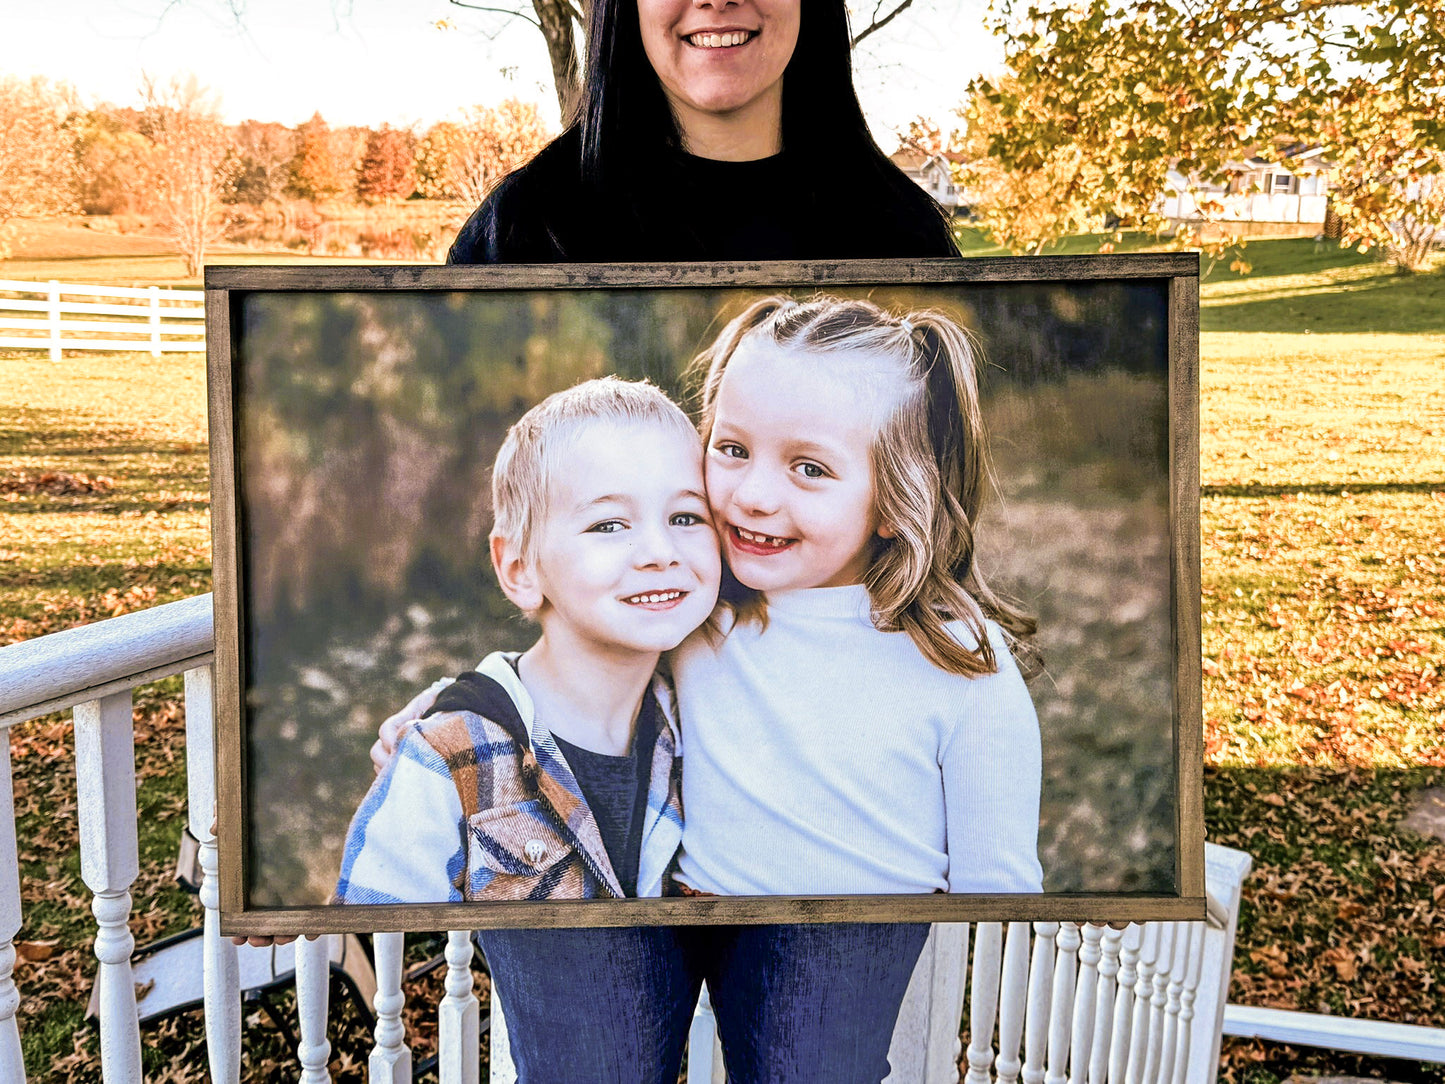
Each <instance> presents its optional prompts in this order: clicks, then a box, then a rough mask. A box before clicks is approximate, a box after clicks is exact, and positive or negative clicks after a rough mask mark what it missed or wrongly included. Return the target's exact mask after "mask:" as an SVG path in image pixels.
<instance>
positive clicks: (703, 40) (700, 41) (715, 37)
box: [683, 30, 757, 49]
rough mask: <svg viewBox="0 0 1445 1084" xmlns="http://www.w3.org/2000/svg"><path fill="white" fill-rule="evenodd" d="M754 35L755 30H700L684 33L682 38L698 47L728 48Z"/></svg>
mask: <svg viewBox="0 0 1445 1084" xmlns="http://www.w3.org/2000/svg"><path fill="white" fill-rule="evenodd" d="M755 37H757V31H756V30H724V31H708V30H701V31H698V32H697V33H696V34H687V35H685V36H684V38H683V40H684V41H686V42H687V43H688V44H689V45H692V46H695V47H697V48H698V49H728V48H731V47H733V46H735V45H745V44H746V43H748V42H749V41H751V40H752V39H753V38H755Z"/></svg>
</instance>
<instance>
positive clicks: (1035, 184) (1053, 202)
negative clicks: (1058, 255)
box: [954, 76, 1105, 255]
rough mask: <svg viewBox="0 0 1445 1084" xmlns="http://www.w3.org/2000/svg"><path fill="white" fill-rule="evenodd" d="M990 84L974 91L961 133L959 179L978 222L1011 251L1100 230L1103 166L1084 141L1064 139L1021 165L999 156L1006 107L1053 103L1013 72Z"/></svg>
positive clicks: (1038, 249) (1039, 248)
mask: <svg viewBox="0 0 1445 1084" xmlns="http://www.w3.org/2000/svg"><path fill="white" fill-rule="evenodd" d="M992 86H993V87H996V88H997V90H996V91H995V92H993V93H990V92H989V91H986V90H984V89H983V88H982V87H979V86H975V87H974V88H973V90H972V92H971V94H970V97H969V100H968V102H967V104H966V105H965V106H964V108H963V109H962V110H961V111H960V112H961V114H962V116H963V118H964V120H965V122H966V127H965V128H964V131H963V133H962V134H961V135H959V136H956V137H955V148H956V149H957V150H958V151H959V152H960V154H961V156H962V158H963V161H962V162H961V163H960V164H959V165H957V166H955V167H954V180H955V181H956V183H957V184H958V186H959V188H960V189H961V190H963V191H965V192H967V193H968V200H969V206H970V208H971V209H972V212H973V216H974V221H975V223H976V224H977V225H978V226H979V228H981V229H982V230H983V231H984V232H985V233H987V234H988V235H989V236H990V237H992V238H993V239H994V240H995V241H996V242H997V243H999V244H1001V245H1003V246H1005V247H1006V248H1008V249H1009V251H1011V252H1013V253H1015V254H1022V253H1028V254H1030V255H1037V254H1038V253H1039V252H1041V251H1042V250H1043V248H1044V246H1045V245H1047V244H1048V243H1049V242H1050V241H1053V240H1055V239H1056V238H1059V237H1064V236H1067V235H1069V234H1074V233H1087V232H1090V231H1092V230H1096V229H1100V228H1101V227H1102V226H1103V225H1104V221H1105V215H1104V211H1103V210H1102V209H1101V208H1100V207H1098V206H1096V205H1094V204H1093V202H1092V201H1091V199H1090V198H1089V197H1090V194H1091V193H1093V192H1095V191H1096V190H1098V188H1099V187H1101V186H1102V184H1103V181H1104V179H1103V178H1102V177H1101V176H1100V167H1099V165H1098V164H1096V163H1095V162H1094V161H1093V160H1091V158H1090V157H1089V156H1088V154H1087V153H1085V151H1084V149H1083V148H1082V147H1081V146H1080V145H1079V144H1077V143H1070V142H1067V141H1063V140H1060V141H1057V142H1054V143H1052V144H1046V145H1041V146H1039V147H1037V148H1035V149H1034V152H1033V154H1032V155H1031V156H1030V158H1029V161H1028V163H1027V165H1026V166H1024V167H1023V168H1020V165H1019V163H1016V162H1012V161H1009V160H1008V159H1007V158H1006V156H1004V155H1000V154H999V153H997V152H996V150H995V143H994V139H995V134H996V133H998V132H999V131H1001V130H1002V129H1004V128H1005V127H1006V126H1007V125H1008V124H1009V123H1010V121H1009V120H1008V119H1007V117H1006V115H1005V110H1006V109H1007V110H1009V111H1012V110H1014V109H1037V108H1047V102H1045V101H1043V100H1042V95H1041V94H1040V92H1039V91H1038V90H1037V89H1034V90H1031V91H1025V90H1024V89H1023V88H1022V87H1021V86H1020V85H1019V83H1018V81H1017V80H1016V79H1014V78H1013V77H1012V76H1004V77H1001V78H999V79H998V80H997V81H996V82H995V83H994V84H992ZM1005 102H1007V105H1005V104H1004V103H1005Z"/></svg>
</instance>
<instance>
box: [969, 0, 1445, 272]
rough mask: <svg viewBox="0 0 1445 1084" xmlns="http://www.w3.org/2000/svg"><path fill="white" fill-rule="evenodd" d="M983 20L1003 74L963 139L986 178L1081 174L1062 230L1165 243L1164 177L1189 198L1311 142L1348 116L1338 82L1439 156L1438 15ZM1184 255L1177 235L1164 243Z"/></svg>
mask: <svg viewBox="0 0 1445 1084" xmlns="http://www.w3.org/2000/svg"><path fill="white" fill-rule="evenodd" d="M998 10H999V14H998V15H997V16H996V18H995V21H994V28H995V30H996V31H997V32H998V33H1000V34H1001V35H1002V36H1003V37H1004V40H1005V63H1006V65H1007V73H1006V75H1004V76H1000V77H993V78H982V79H978V80H976V81H975V82H974V83H973V84H972V86H971V88H970V100H969V104H968V107H967V108H968V110H969V111H970V114H971V116H970V120H971V122H972V123H973V124H975V125H977V126H979V128H980V130H979V131H978V132H975V133H973V134H972V135H971V137H970V138H972V139H975V140H977V141H978V143H979V145H981V146H984V147H986V151H987V154H988V156H989V157H990V158H991V159H992V160H993V161H994V162H995V163H997V165H998V167H999V168H1000V169H1005V170H1014V171H1018V172H1021V173H1038V172H1040V171H1044V170H1046V169H1048V168H1056V166H1057V163H1058V162H1059V160H1060V157H1061V156H1064V155H1068V154H1074V155H1077V156H1078V158H1079V161H1080V162H1081V163H1088V164H1089V167H1090V168H1089V169H1088V170H1087V171H1085V170H1083V169H1082V167H1081V172H1080V174H1079V176H1078V177H1077V180H1076V183H1074V184H1072V185H1071V187H1070V188H1069V190H1068V191H1067V193H1066V194H1067V197H1068V200H1069V203H1070V205H1071V211H1072V213H1071V214H1069V215H1061V216H1059V221H1060V222H1061V223H1064V222H1069V221H1072V222H1086V221H1093V220H1099V219H1103V218H1106V217H1107V218H1109V219H1111V220H1115V221H1118V222H1119V223H1120V224H1121V225H1122V226H1125V227H1132V228H1137V229H1146V230H1160V229H1163V228H1165V226H1166V225H1167V223H1166V222H1165V220H1164V218H1163V213H1162V212H1163V207H1164V198H1165V196H1166V195H1167V192H1166V183H1167V182H1166V172H1167V170H1168V169H1169V167H1170V166H1171V165H1172V166H1173V167H1174V168H1175V170H1176V171H1177V173H1178V174H1180V175H1183V176H1185V177H1188V178H1190V179H1191V180H1192V182H1193V183H1194V184H1196V185H1198V186H1200V187H1205V186H1214V185H1218V184H1220V183H1222V182H1225V181H1227V180H1228V179H1229V176H1230V170H1231V163H1234V162H1237V161H1239V160H1241V159H1242V158H1244V157H1246V156H1247V154H1248V153H1250V152H1252V151H1262V152H1263V153H1264V154H1266V155H1268V154H1270V153H1271V150H1270V148H1272V147H1273V146H1275V144H1276V140H1277V139H1278V138H1279V137H1282V136H1293V137H1296V138H1312V137H1313V136H1315V135H1318V134H1321V129H1322V126H1323V125H1322V122H1323V118H1325V117H1326V116H1327V114H1328V110H1329V109H1330V108H1332V107H1335V108H1337V107H1338V106H1339V105H1340V104H1341V103H1347V102H1350V101H1351V99H1349V98H1348V96H1342V94H1341V92H1342V89H1343V88H1344V86H1345V85H1346V82H1347V80H1348V79H1354V78H1358V79H1360V80H1363V81H1364V82H1365V83H1368V84H1372V85H1373V86H1375V87H1376V88H1378V89H1379V90H1380V91H1398V93H1399V95H1400V98H1401V100H1402V101H1408V102H1410V103H1411V118H1410V120H1409V122H1408V123H1409V124H1410V126H1411V128H1412V130H1413V132H1414V136H1413V137H1412V138H1413V139H1414V140H1415V141H1416V143H1417V146H1419V145H1433V146H1435V147H1439V146H1440V145H1441V128H1442V121H1441V120H1440V118H1441V117H1442V116H1445V100H1442V93H1445V91H1442V80H1441V79H1440V78H1439V72H1440V71H1441V70H1442V66H1445V44H1442V42H1445V36H1442V33H1445V32H1442V29H1441V28H1442V26H1445V0H1261V2H1259V3H1255V4H1249V5H1239V4H1237V3H1234V2H1233V0H1196V2H1192V3H1189V4H1179V3H1176V2H1174V0H1134V2H1131V3H1125V4H1119V3H1116V2H1115V0H1075V2H1069V3H1065V2H1062V0H1054V2H1053V3H1050V4H1046V5H1044V6H1042V7H1038V6H1035V7H1030V8H1029V9H1028V10H1027V12H1024V13H1021V14H1020V13H1019V12H1018V11H1017V9H1014V8H1012V7H1011V6H1010V5H1007V4H1005V5H1004V6H1003V7H1002V8H1000V9H998ZM1359 100H1360V99H1354V100H1353V101H1354V102H1356V103H1357V102H1358V101H1359ZM1332 103H1333V106H1332ZM1382 123H1383V121H1382ZM1355 134H1356V135H1358V132H1356V133H1355ZM1352 138H1353V137H1352ZM1388 142H1389V141H1388V140H1387V141H1383V142H1381V143H1379V146H1381V147H1384V146H1386V145H1388ZM1367 143H1368V144H1369V145H1375V142H1374V141H1367ZM1330 150H1332V151H1334V152H1336V153H1341V154H1345V155H1346V156H1353V155H1355V154H1357V153H1358V149H1357V148H1356V149H1354V150H1352V149H1350V148H1347V147H1345V146H1344V145H1343V144H1341V145H1339V146H1335V147H1332V148H1330ZM1376 164H1377V165H1379V166H1380V167H1381V168H1385V169H1388V168H1391V165H1390V164H1389V163H1387V162H1386V161H1384V159H1380V160H1379V161H1378V162H1377V163H1376ZM1430 168H1433V167H1430ZM1201 202H1204V203H1205V205H1206V206H1207V205H1208V201H1207V200H1205V201H1201ZM1006 213H1007V208H1006V207H1004V208H1000V209H999V214H1000V215H1001V216H1002V215H1005V214H1006ZM1198 240H1199V236H1198V231H1197V228H1194V227H1190V226H1187V225H1186V226H1185V227H1184V228H1183V229H1181V230H1180V231H1179V232H1178V233H1177V234H1176V241H1177V242H1178V243H1181V244H1182V243H1186V242H1192V241H1198Z"/></svg>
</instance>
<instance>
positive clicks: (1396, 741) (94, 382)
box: [0, 239, 1445, 1084]
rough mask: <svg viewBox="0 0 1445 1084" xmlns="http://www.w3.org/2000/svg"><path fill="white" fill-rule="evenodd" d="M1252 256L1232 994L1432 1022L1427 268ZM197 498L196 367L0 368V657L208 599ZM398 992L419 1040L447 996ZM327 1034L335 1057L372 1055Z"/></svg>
mask: <svg viewBox="0 0 1445 1084" xmlns="http://www.w3.org/2000/svg"><path fill="white" fill-rule="evenodd" d="M1086 241H1088V239H1083V240H1075V241H1071V242H1070V244H1072V245H1074V246H1075V247H1076V248H1077V249H1078V250H1079V251H1090V250H1091V249H1087V248H1084V247H1083V246H1084V245H1085V243H1086ZM1140 244H1141V245H1142V244H1143V240H1142V239H1141V240H1140ZM1096 247H1097V245H1096V243H1095V248H1096ZM149 258H150V257H125V259H149ZM1246 258H1248V259H1249V260H1250V261H1251V262H1252V263H1253V266H1254V272H1253V274H1251V275H1249V276H1245V277H1241V276H1239V275H1238V274H1235V273H1233V272H1231V271H1229V270H1228V267H1227V262H1228V261H1220V262H1218V263H1216V264H1214V266H1213V268H1212V269H1210V271H1209V273H1208V275H1207V277H1206V281H1205V284H1204V287H1203V297H1202V315H1203V323H1204V332H1203V335H1202V366H1201V383H1202V388H1201V397H1202V403H1201V448H1202V464H1201V475H1202V482H1203V486H1204V490H1203V501H1202V515H1203V523H1202V532H1203V583H1204V626H1203V642H1204V656H1205V680H1204V707H1205V717H1206V724H1205V725H1206V755H1207V760H1208V765H1209V766H1208V768H1207V771H1206V784H1205V785H1206V806H1207V810H1206V818H1207V827H1208V833H1209V837H1210V838H1211V839H1213V840H1215V841H1217V842H1220V843H1225V844H1228V845H1231V846H1237V847H1241V848H1243V849H1245V850H1248V851H1249V852H1250V853H1251V854H1252V855H1253V856H1254V858H1255V873H1254V874H1253V875H1252V876H1251V878H1250V880H1249V882H1248V883H1247V885H1246V893H1245V901H1244V906H1243V909H1242V913H1241V921H1240V932H1239V945H1238V949H1237V952H1236V962H1235V984H1234V987H1233V990H1232V993H1231V997H1232V999H1233V1000H1235V1001H1239V1002H1243V1003H1247V1004H1256V1005H1274V1006H1279V1007H1288V1008H1299V1009H1305V1010H1309V1011H1321V1012H1335V1013H1344V1014H1351V1015H1361V1016H1371V1017H1377V1018H1381V1019H1388V1020H1401V1021H1407V1022H1411V1023H1419V1024H1428V1025H1434V1026H1442V1027H1445V994H1442V993H1441V991H1442V990H1445V935H1442V933H1441V932H1440V926H1439V921H1438V915H1439V901H1440V900H1441V899H1445V845H1442V844H1440V843H1438V842H1435V841H1431V840H1427V839H1423V838H1421V837H1418V836H1415V835H1413V834H1412V833H1410V832H1408V831H1406V830H1404V829H1401V828H1400V827H1398V823H1399V821H1400V819H1401V817H1403V815H1404V814H1405V812H1406V809H1407V808H1408V804H1409V801H1410V799H1411V796H1412V794H1413V793H1414V792H1415V791H1417V790H1418V789H1419V788H1420V787H1422V786H1427V785H1433V786H1445V722H1442V719H1445V679H1442V675H1441V673H1440V665H1439V660H1440V659H1441V658H1442V657H1445V556H1442V555H1445V304H1440V303H1439V301H1438V300H1436V299H1441V294H1440V290H1441V287H1442V283H1445V274H1442V273H1441V271H1439V270H1437V271H1435V272H1433V273H1429V274H1422V275H1417V276H1399V275H1396V274H1394V273H1393V272H1392V271H1391V270H1390V269H1388V268H1387V267H1385V266H1383V265H1381V264H1377V263H1374V262H1373V261H1370V260H1366V259H1364V258H1362V257H1360V256H1359V255H1358V254H1356V253H1351V252H1347V251H1346V252H1341V251H1340V250H1338V249H1333V248H1325V249H1320V248H1317V247H1316V246H1315V244H1314V242H1312V241H1309V240H1304V241H1295V240H1291V241H1256V242H1252V243H1251V244H1250V245H1249V246H1248V248H1247V250H1246ZM114 259H115V260H120V259H122V258H121V257H115V258H114ZM8 267H9V265H8V264H7V265H0V277H9V272H8V270H7V268H8ZM120 269H121V265H119V264H114V265H113V266H112V270H114V271H115V273H117V274H119V273H120ZM61 277H69V278H81V277H89V276H88V275H87V274H86V273H84V272H79V271H77V272H75V273H74V274H71V273H66V274H65V275H63V276H61ZM110 281H116V280H110ZM207 499H208V498H207V462H206V423H205V403H204V363H203V360H202V358H201V357H200V356H199V355H179V356H170V357H166V358H162V359H158V360H156V359H151V358H150V357H149V356H148V355H144V354H131V355H92V356H80V357H74V356H72V357H66V358H63V359H62V360H61V361H59V362H54V363H52V362H50V361H48V360H46V359H45V358H44V357H43V356H41V355H34V354H18V353H10V354H0V561H3V568H4V573H3V577H0V643H4V642H9V641H12V640H16V639H21V638H28V637H31V636H35V635H39V634H41V633H44V632H48V631H53V630H56V629H60V628H64V627H68V626H71V625H74V624H78V623H81V622H84V621H90V620H95V619H98V618H101V617H104V616H107V615H109V614H111V613H120V612H124V611H126V610H130V609H137V608H142V607H145V606H150V605H155V604H157V603H160V602H165V601H169V600H171V599H175V598H180V597H184V596H186V595H190V594H194V593H197V592H200V591H205V590H207V589H209V552H210V551H209V537H208V513H207ZM178 699H179V690H178V685H177V683H176V682H174V681H173V682H170V683H164V684H161V685H158V686H155V687H152V688H151V689H148V690H145V691H143V692H142V693H141V695H140V697H139V699H138V702H137V727H138V730H137V735H138V736H137V757H138V772H139V774H140V776H141V783H140V792H141V803H142V806H143V808H144V810H145V815H144V816H143V817H142V827H143V836H142V852H143V856H144V859H145V870H144V872H143V873H142V876H141V880H140V881H139V882H138V884H137V886H136V889H135V907H134V916H135V920H134V922H133V928H134V930H135V933H136V937H137V940H138V942H140V943H144V942H146V941H149V940H152V939H154V938H155V937H157V936H160V935H162V934H164V933H167V932H170V931H173V930H176V929H179V928H184V927H185V926H187V925H189V924H191V923H192V922H194V921H195V916H196V915H197V914H198V913H199V912H198V908H197V905H196V904H195V902H194V900H193V899H191V898H190V897H188V896H186V895H184V894H183V893H181V892H179V891H178V890H176V889H175V888H173V887H171V886H170V884H169V867H170V864H171V862H173V860H174V855H175V850H174V848H175V842H176V838H177V836H178V834H179V831H180V826H181V823H182V811H183V808H184V801H185V794H184V770H183V764H184V755H183V751H182V742H183V728H182V724H181V721H180V712H179V705H178ZM11 741H12V753H13V756H14V759H15V781H16V783H15V785H16V804H17V813H18V817H19V822H18V823H19V829H20V838H21V839H22V841H23V842H22V876H23V879H24V886H23V898H24V900H25V926H24V928H23V929H22V931H21V934H20V940H21V941H22V942H25V943H27V944H30V945H39V946H48V947H42V948H39V949H35V950H33V954H34V955H43V954H44V953H45V952H49V956H48V958H45V959H35V960H32V959H29V958H23V959H22V961H21V962H20V964H19V965H18V966H17V971H16V976H17V980H18V981H19V983H20V986H21V991H22V995H23V998H24V1000H23V1002H22V1007H21V1010H20V1013H21V1028H22V1035H23V1036H24V1041H25V1045H26V1051H27V1059H28V1060H29V1064H30V1067H31V1072H32V1079H37V1080H43V1079H66V1078H72V1077H73V1078H81V1079H91V1078H94V1076H95V1065H96V1060H95V1059H96V1051H97V1047H96V1042H95V1036H94V1032H93V1031H92V1030H89V1028H88V1026H87V1025H83V1024H82V1023H81V1022H80V1010H79V1008H78V1007H77V1005H76V1002H77V1001H78V1002H81V1003H83V1001H84V998H85V996H86V995H87V994H88V990H89V982H90V977H91V976H92V975H93V973H94V960H93V958H92V957H91V955H90V942H91V938H92V936H93V925H92V923H91V920H90V917H89V912H88V896H87V894H86V892H85V890H84V888H83V886H82V885H81V884H80V881H79V876H78V860H77V859H76V857H75V847H76V830H75V799H74V775H73V768H72V766H71V765H72V759H71V758H72V753H71V751H70V742H69V739H68V724H67V723H66V721H64V720H62V719H58V718H52V719H46V720H37V721H35V722H32V723H28V724H23V725H20V726H17V727H16V728H14V730H13V732H12V736H11ZM51 942H53V944H50V943H51ZM410 996H411V998H412V1001H411V1003H410V1005H409V1010H408V1011H409V1012H412V1013H414V1016H413V1019H414V1020H415V1022H416V1023H417V1026H418V1027H419V1028H421V1027H423V1026H424V1025H423V1021H424V1020H425V1017H426V1016H429V1015H431V1013H432V1009H431V1006H432V1005H434V1004H435V994H434V992H433V991H432V990H431V989H430V988H428V990H427V991H425V992H423V991H422V990H420V989H417V990H412V991H410ZM77 1029H79V1031H78V1032H77ZM77 1035H78V1037H75V1036H77ZM247 1036H248V1038H247V1054H246V1057H247V1063H246V1070H245V1071H246V1073H247V1074H248V1076H251V1075H261V1074H263V1073H265V1072H267V1071H268V1067H273V1066H275V1065H278V1064H281V1063H282V1062H284V1060H285V1059H286V1058H289V1057H290V1054H289V1052H287V1051H284V1050H282V1049H281V1046H280V1043H279V1041H278V1039H277V1037H276V1033H275V1032H274V1030H272V1029H271V1028H270V1027H269V1025H266V1024H264V1023H260V1022H257V1023H256V1024H255V1026H253V1027H250V1028H248V1032H247ZM198 1037H199V1026H198V1024H197V1023H196V1022H195V1021H191V1022H189V1023H186V1022H178V1023H175V1024H172V1025H168V1026H167V1028H165V1029H160V1030H157V1029H148V1030H147V1032H146V1041H147V1044H148V1047H149V1049H150V1053H148V1054H147V1064H148V1065H152V1066H158V1065H159V1064H160V1063H161V1062H163V1061H168V1060H173V1059H179V1062H178V1064H179V1065H180V1066H181V1068H179V1069H177V1070H176V1076H175V1077H174V1078H175V1079H192V1078H195V1079H201V1078H202V1076H203V1070H202V1069H201V1068H200V1067H201V1066H202V1065H203V1064H204V1055H203V1054H202V1053H200V1052H199V1045H198ZM333 1038H334V1040H335V1041H336V1042H337V1057H338V1061H337V1062H335V1063H334V1064H333V1069H337V1068H339V1067H340V1065H341V1064H342V1060H354V1059H355V1058H356V1057H358V1056H360V1053H359V1052H364V1050H365V1046H366V1044H367V1043H369V1040H368V1039H367V1038H366V1037H365V1036H364V1035H360V1034H359V1032H357V1031H356V1029H355V1028H353V1029H352V1031H350V1032H347V1031H345V1030H344V1029H343V1031H342V1032H341V1033H338V1034H337V1035H335V1036H333ZM47 1066H48V1067H49V1069H48V1071H49V1072H50V1074H51V1076H50V1077H46V1076H45V1073H46V1071H47V1069H46V1068H45V1067H47ZM1299 1066H1306V1067H1313V1068H1315V1069H1317V1070H1319V1071H1321V1072H1324V1071H1332V1072H1337V1073H1345V1072H1349V1073H1357V1074H1364V1075H1393V1076H1395V1077H1396V1078H1397V1079H1399V1078H1400V1076H1401V1070H1400V1067H1399V1066H1398V1065H1392V1064H1391V1063H1388V1062H1381V1061H1371V1060H1370V1059H1359V1058H1353V1057H1348V1056H1341V1055H1316V1054H1304V1053H1301V1052H1297V1051H1290V1050H1288V1049H1285V1048H1281V1047H1275V1046H1268V1045H1266V1044H1259V1043H1252V1042H1240V1041H1230V1042H1228V1043H1226V1067H1225V1070H1224V1076H1225V1078H1226V1079H1231V1080H1239V1081H1248V1082H1250V1084H1273V1082H1275V1081H1279V1080H1281V1079H1283V1078H1284V1077H1285V1076H1287V1075H1288V1071H1289V1070H1290V1069H1293V1068H1296V1067H1299ZM1408 1072H1409V1079H1413V1080H1429V1081H1445V1072H1441V1071H1439V1070H1436V1069H1419V1068H1413V1067H1412V1068H1410V1069H1409V1070H1408Z"/></svg>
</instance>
